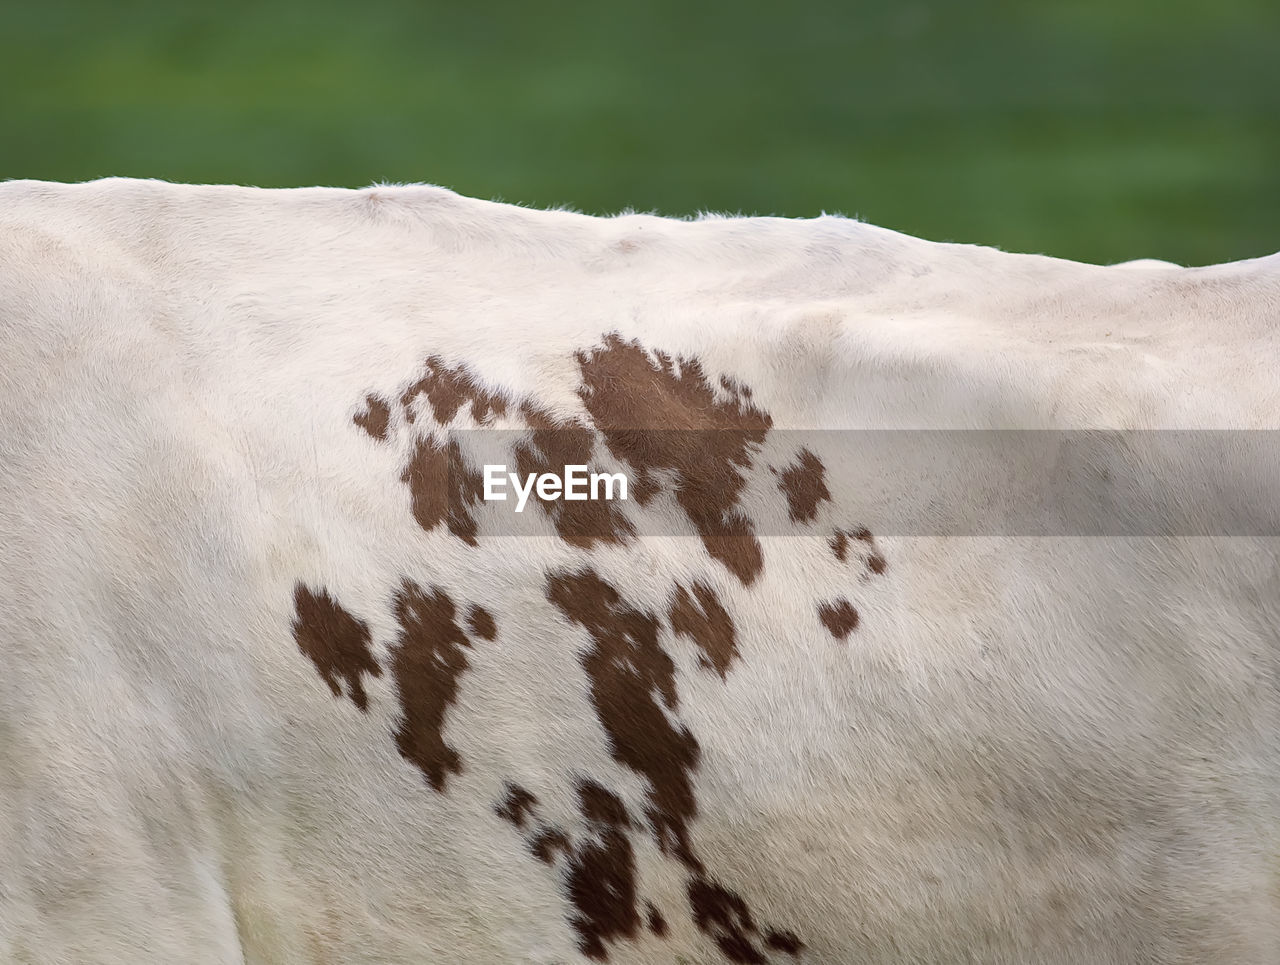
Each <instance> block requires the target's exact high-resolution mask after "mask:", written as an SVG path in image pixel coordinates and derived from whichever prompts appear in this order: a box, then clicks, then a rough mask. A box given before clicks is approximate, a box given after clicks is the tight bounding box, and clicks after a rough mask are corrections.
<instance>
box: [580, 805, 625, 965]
mask: <svg viewBox="0 0 1280 965" xmlns="http://www.w3.org/2000/svg"><path fill="white" fill-rule="evenodd" d="M578 797H579V800H580V802H581V808H582V816H583V817H584V818H585V819H586V821H587V828H588V830H589V833H590V835H591V837H590V839H589V840H587V841H586V842H585V843H583V844H580V845H579V846H578V847H576V848H574V849H573V850H572V851H570V852H569V860H568V891H569V900H570V901H571V902H572V903H573V906H574V908H575V909H577V913H576V914H575V915H573V917H572V918H571V919H570V924H571V925H573V927H574V928H575V929H576V930H577V932H578V948H579V950H580V951H581V952H582V953H583V954H584V955H586V956H587V957H588V958H594V959H597V960H600V961H603V960H605V959H606V958H608V954H607V950H606V949H605V942H616V941H619V940H621V939H624V938H634V937H635V935H636V933H637V932H638V931H639V929H640V914H639V912H638V910H637V908H636V867H635V856H634V853H633V851H632V848H631V839H630V838H629V837H628V836H627V834H626V829H627V828H629V827H630V826H631V821H630V820H629V819H628V817H627V811H626V808H624V807H623V805H622V802H621V801H620V800H618V798H617V797H615V796H614V795H613V794H611V793H609V792H608V791H607V790H605V789H604V788H603V787H601V786H600V785H599V784H596V783H595V782H594V781H582V782H580V783H579V784H578Z"/></svg>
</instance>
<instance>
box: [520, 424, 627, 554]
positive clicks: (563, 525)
mask: <svg viewBox="0 0 1280 965" xmlns="http://www.w3.org/2000/svg"><path fill="white" fill-rule="evenodd" d="M520 414H521V415H522V416H524V419H525V421H526V422H527V423H528V425H529V428H530V429H531V430H532V431H531V432H530V434H529V437H528V439H527V440H523V441H521V442H518V443H517V444H516V446H515V449H514V455H515V463H516V471H517V472H519V473H520V475H522V476H524V477H526V478H527V477H528V474H529V473H537V474H539V475H541V474H542V473H548V472H549V473H554V474H555V475H557V476H563V474H564V468H565V466H586V467H587V473H588V477H589V476H590V473H592V472H599V471H600V470H599V469H598V468H596V467H595V466H593V465H592V464H591V450H592V446H593V444H594V436H593V434H592V432H591V430H590V429H588V428H587V427H586V426H584V425H583V424H582V423H581V422H577V421H573V420H569V421H561V420H558V419H555V418H553V417H552V416H551V415H550V414H549V413H548V412H546V411H544V410H542V409H539V408H538V407H537V406H534V405H532V404H530V403H528V402H526V403H524V404H522V405H521V407H520ZM630 495H632V494H631V493H628V496H630ZM534 502H536V503H537V504H538V506H539V507H540V508H541V509H542V511H543V512H544V513H546V515H547V516H548V517H549V518H550V520H551V522H552V525H554V526H555V528H556V533H557V534H559V536H560V538H561V539H562V540H564V541H565V542H566V543H568V544H569V545H570V546H577V547H579V548H581V549H591V547H592V546H594V545H595V544H596V543H603V544H605V545H616V544H621V543H626V542H629V541H630V540H631V539H632V537H634V536H635V527H633V526H632V525H631V522H630V521H629V520H628V519H627V517H626V516H624V515H623V514H622V510H621V509H620V508H619V506H618V504H617V503H615V502H610V501H607V500H604V499H598V500H596V499H580V500H569V499H564V498H563V497H562V498H560V499H556V500H541V499H535V500H534Z"/></svg>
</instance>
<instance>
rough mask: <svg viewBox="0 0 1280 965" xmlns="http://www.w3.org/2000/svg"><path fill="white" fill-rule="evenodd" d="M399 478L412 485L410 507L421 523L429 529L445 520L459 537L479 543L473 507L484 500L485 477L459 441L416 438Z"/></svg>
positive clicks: (464, 540)
mask: <svg viewBox="0 0 1280 965" xmlns="http://www.w3.org/2000/svg"><path fill="white" fill-rule="evenodd" d="M400 481H401V482H402V483H405V484H406V485H407V486H408V487H409V500H410V509H411V510H412V512H413V518H414V519H415V520H416V521H417V523H418V525H419V526H421V527H422V528H423V529H424V530H426V531H427V532H430V531H431V530H433V529H435V528H436V527H437V526H439V525H440V524H441V523H446V524H447V525H448V527H449V532H450V533H452V534H453V535H454V536H456V537H458V539H460V540H462V541H463V542H464V543H466V544H467V545H469V546H475V545H476V533H477V531H478V527H477V525H476V520H475V516H473V515H472V511H471V507H473V506H476V505H478V504H479V503H480V502H482V501H483V499H484V477H483V476H482V475H481V474H480V473H478V472H477V471H476V470H475V468H474V467H472V466H471V464H470V463H468V462H467V460H466V458H465V457H464V456H463V454H462V448H461V447H460V446H459V445H458V443H457V441H450V442H449V444H448V446H447V447H444V448H442V447H441V446H440V444H439V443H437V442H436V441H435V440H434V439H431V438H426V439H418V440H416V441H415V442H414V447H413V454H412V455H411V456H410V457H409V464H408V465H407V466H405V469H404V472H403V473H401V475H400Z"/></svg>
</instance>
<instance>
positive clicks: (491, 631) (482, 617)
mask: <svg viewBox="0 0 1280 965" xmlns="http://www.w3.org/2000/svg"><path fill="white" fill-rule="evenodd" d="M467 629H469V630H470V631H471V634H472V636H476V637H481V638H483V639H485V640H492V639H493V638H494V637H496V636H497V635H498V624H497V623H496V622H494V619H493V614H492V613H490V612H489V611H488V610H486V609H485V608H484V607H482V606H480V605H478V604H477V605H474V606H472V607H471V609H470V610H468V611H467Z"/></svg>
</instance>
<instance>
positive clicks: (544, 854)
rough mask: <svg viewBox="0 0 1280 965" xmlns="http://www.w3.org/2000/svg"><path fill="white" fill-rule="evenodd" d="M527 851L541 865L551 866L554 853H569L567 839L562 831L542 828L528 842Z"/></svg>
mask: <svg viewBox="0 0 1280 965" xmlns="http://www.w3.org/2000/svg"><path fill="white" fill-rule="evenodd" d="M529 850H530V851H531V852H532V853H533V856H534V857H535V858H537V859H538V860H539V861H541V862H542V863H543V864H551V863H552V862H553V861H555V860H556V853H557V852H560V853H564V854H568V853H569V850H570V849H569V839H568V838H567V837H566V836H565V834H564V832H563V831H559V830H557V829H556V828H544V829H543V830H541V831H539V832H538V833H537V834H535V835H534V836H533V840H531V841H530V842H529Z"/></svg>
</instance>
